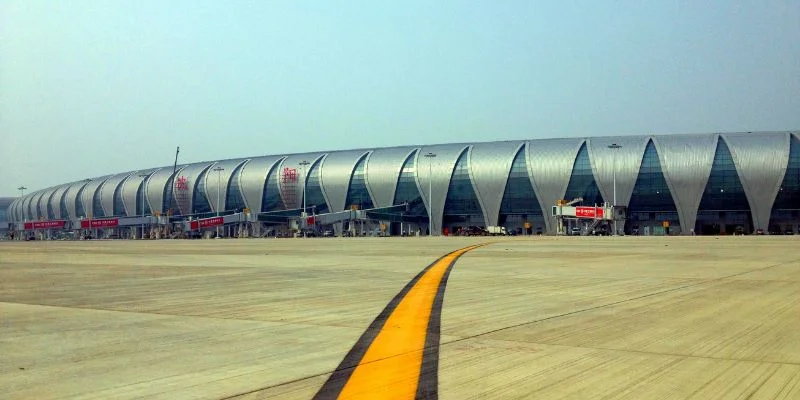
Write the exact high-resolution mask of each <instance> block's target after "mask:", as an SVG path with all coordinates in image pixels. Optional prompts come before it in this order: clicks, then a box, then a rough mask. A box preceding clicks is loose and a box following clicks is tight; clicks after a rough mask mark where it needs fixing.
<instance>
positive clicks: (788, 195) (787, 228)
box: [769, 135, 800, 234]
mask: <svg viewBox="0 0 800 400" xmlns="http://www.w3.org/2000/svg"><path fill="white" fill-rule="evenodd" d="M799 224H800V140H798V139H797V137H795V136H794V135H792V137H791V140H790V142H789V164H788V165H787V166H786V174H785V175H784V176H783V182H782V183H781V187H780V189H779V190H778V195H777V196H776V197H775V203H774V204H773V205H772V214H771V216H770V220H769V233H771V234H797V233H799V232H798V229H800V225H799Z"/></svg>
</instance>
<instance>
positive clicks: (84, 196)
mask: <svg viewBox="0 0 800 400" xmlns="http://www.w3.org/2000/svg"><path fill="white" fill-rule="evenodd" d="M110 177H111V175H107V176H101V177H99V178H94V179H92V181H91V182H89V183H88V184H86V187H85V188H84V189H83V192H81V201H83V212H84V213H86V217H89V216H91V217H92V218H97V217H102V215H94V196H95V193H97V191H98V190H100V186H101V185H103V183H105V181H107V180H108V179H109V178H110Z"/></svg>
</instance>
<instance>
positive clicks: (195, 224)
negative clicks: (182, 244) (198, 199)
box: [190, 217, 225, 229]
mask: <svg viewBox="0 0 800 400" xmlns="http://www.w3.org/2000/svg"><path fill="white" fill-rule="evenodd" d="M223 224H225V219H224V218H223V217H214V218H206V219H198V220H196V221H192V223H191V225H190V227H191V229H200V228H208V227H211V226H219V225H223Z"/></svg>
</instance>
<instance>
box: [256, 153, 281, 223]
mask: <svg viewBox="0 0 800 400" xmlns="http://www.w3.org/2000/svg"><path fill="white" fill-rule="evenodd" d="M279 165H280V162H276V163H275V165H273V166H272V168H271V169H270V170H269V173H268V174H267V179H266V182H265V183H264V192H263V193H262V194H261V212H270V211H280V210H285V209H286V206H285V205H284V204H283V199H281V187H280V184H279V183H280V182H279V181H278V166H279Z"/></svg>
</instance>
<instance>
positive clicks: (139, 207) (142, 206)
mask: <svg viewBox="0 0 800 400" xmlns="http://www.w3.org/2000/svg"><path fill="white" fill-rule="evenodd" d="M148 179H150V176H148V177H147V178H144V179H142V182H141V183H139V189H137V190H136V215H150V214H152V212H151V211H150V203H149V202H148V201H147V198H144V199H142V191H144V190H145V185H146V184H147V180H148ZM142 200H144V202H142Z"/></svg>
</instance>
